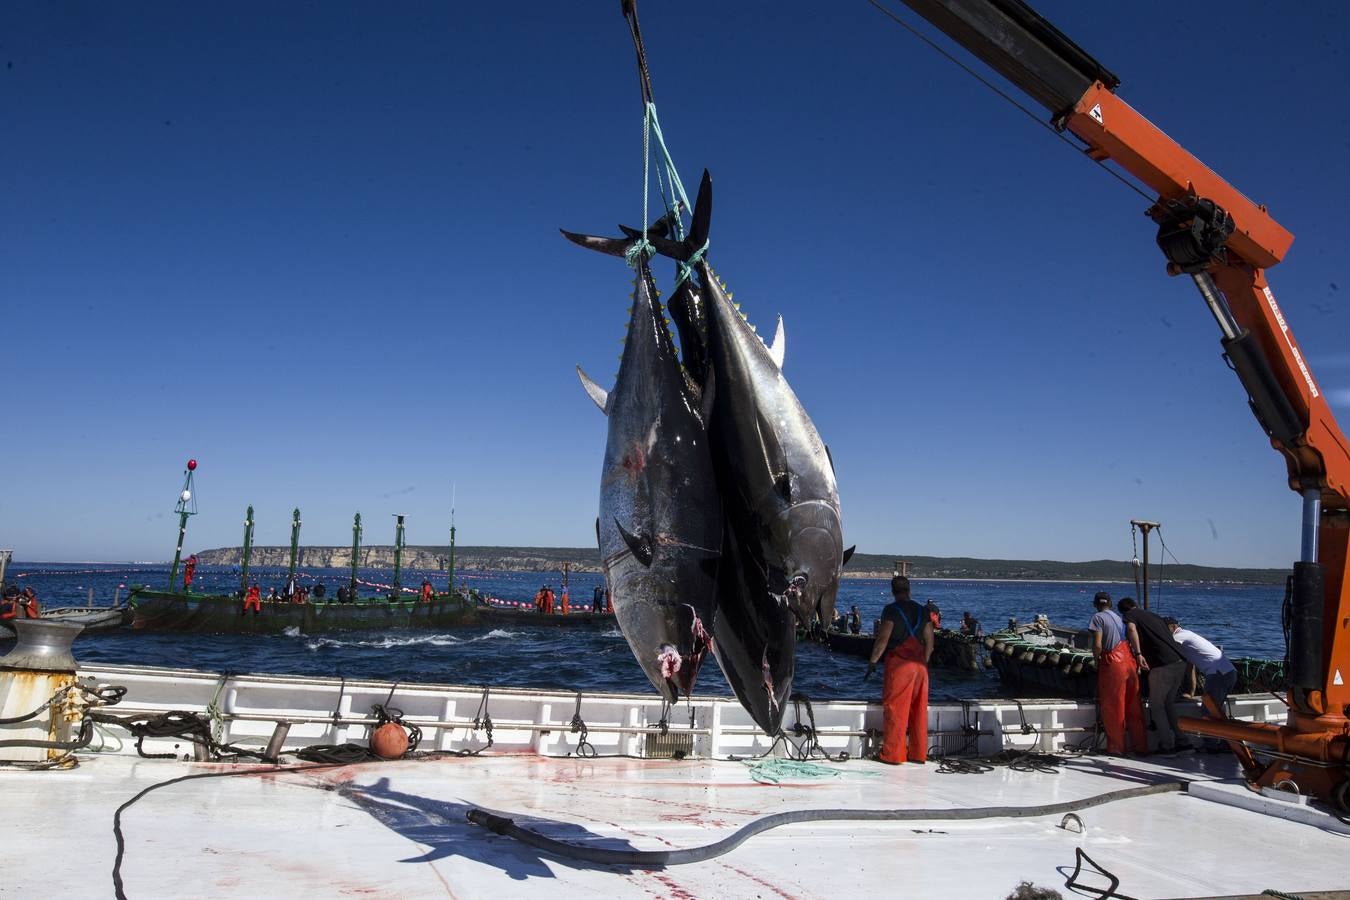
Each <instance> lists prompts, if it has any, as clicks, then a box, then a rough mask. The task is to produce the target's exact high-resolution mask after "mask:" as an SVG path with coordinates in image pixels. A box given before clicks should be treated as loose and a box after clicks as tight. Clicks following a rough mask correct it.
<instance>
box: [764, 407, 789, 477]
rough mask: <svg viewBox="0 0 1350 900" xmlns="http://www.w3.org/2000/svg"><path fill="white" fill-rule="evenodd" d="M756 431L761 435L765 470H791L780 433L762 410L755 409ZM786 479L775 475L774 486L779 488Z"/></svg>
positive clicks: (775, 471)
mask: <svg viewBox="0 0 1350 900" xmlns="http://www.w3.org/2000/svg"><path fill="white" fill-rule="evenodd" d="M755 431H756V433H757V434H758V435H759V446H760V452H761V453H763V454H764V466H765V468H767V469H768V470H769V471H770V472H773V473H778V472H787V471H788V470H789V468H790V467H789V466H788V464H787V454H786V453H784V452H783V445H782V443H781V442H780V441H779V440H778V432H776V431H774V428H773V423H772V422H770V421H768V420H767V419H766V418H764V410H763V409H762V408H756V409H755ZM785 477H786V475H777V474H775V476H774V486H775V487H777V486H778V480H779V479H780V478H785ZM780 492H781V489H780ZM784 499H788V498H784Z"/></svg>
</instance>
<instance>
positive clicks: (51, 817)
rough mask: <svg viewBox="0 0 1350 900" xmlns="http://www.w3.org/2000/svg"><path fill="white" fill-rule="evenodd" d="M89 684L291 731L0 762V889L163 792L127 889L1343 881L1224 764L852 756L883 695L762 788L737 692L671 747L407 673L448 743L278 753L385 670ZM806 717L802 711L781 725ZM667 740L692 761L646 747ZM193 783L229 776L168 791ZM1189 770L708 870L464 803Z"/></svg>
mask: <svg viewBox="0 0 1350 900" xmlns="http://www.w3.org/2000/svg"><path fill="white" fill-rule="evenodd" d="M81 674H84V675H91V676H94V677H96V678H97V680H98V681H100V682H103V683H115V684H121V685H124V686H126V687H127V688H128V693H127V695H126V698H125V700H124V701H123V702H122V703H121V704H119V705H118V706H115V707H112V708H110V709H109V710H108V711H109V712H112V713H116V714H120V715H126V714H128V713H133V712H139V713H143V714H145V713H152V712H155V711H164V710H168V709H181V710H191V711H197V712H203V711H208V712H209V713H210V716H211V720H212V721H213V722H214V723H215V724H216V725H217V727H218V728H219V729H220V732H221V737H222V739H224V740H226V741H233V742H236V743H238V744H241V745H245V746H249V747H252V748H255V749H256V748H259V747H261V746H262V745H263V744H264V743H266V742H267V740H268V739H269V737H271V736H272V734H273V728H274V727H275V725H276V723H277V722H278V721H282V722H286V723H288V724H290V726H291V730H290V732H289V735H287V737H286V739H285V742H284V747H285V748H286V750H285V752H286V754H287V757H286V759H284V760H283V764H282V765H281V766H271V765H258V764H245V765H238V764H233V763H202V762H191V761H187V760H186V759H184V755H185V753H186V754H187V755H188V759H190V746H188V745H186V744H185V743H183V742H179V743H177V744H175V742H174V739H156V740H148V741H147V742H146V749H147V751H152V752H157V751H166V750H174V751H175V752H176V753H177V758H175V759H142V758H139V757H137V756H135V755H134V752H135V751H134V749H133V742H132V741H130V740H128V739H127V736H126V734H125V732H120V728H119V727H118V726H101V727H100V730H99V737H98V739H97V740H96V742H95V748H101V750H102V752H92V751H87V752H81V753H80V754H79V760H80V765H79V767H78V768H75V769H70V770H49V771H37V772H25V771H16V770H13V769H4V768H0V804H3V807H4V811H5V822H6V824H7V825H8V826H9V828H8V832H9V836H10V838H11V847H12V848H14V852H11V853H8V854H6V856H5V859H4V861H3V863H0V898H9V897H14V898H29V897H47V896H109V895H111V894H112V887H113V881H112V872H113V868H114V861H115V859H116V854H117V842H116V840H115V837H114V830H113V821H114V815H115V813H116V812H117V810H118V809H119V807H122V806H123V804H126V803H128V801H131V800H132V799H133V798H135V797H137V795H138V794H141V792H143V791H145V790H146V789H148V788H152V787H155V786H157V785H161V784H163V786H162V787H156V788H155V789H154V790H152V791H150V792H149V793H147V794H145V795H144V796H142V797H140V799H137V800H135V801H134V802H133V803H131V804H130V805H129V806H128V807H127V808H126V809H125V811H124V813H123V815H122V818H121V828H122V832H123V834H124V837H125V845H124V846H125V856H124V859H123V861H122V865H121V869H120V873H121V877H122V879H123V883H124V890H125V895H126V896H127V897H131V898H145V897H150V898H157V897H230V898H252V897H286V898H301V897H325V898H327V897H341V896H362V897H389V898H395V897H397V898H420V897H465V898H467V897H492V898H501V897H517V896H527V895H547V896H552V897H573V896H604V897H606V898H615V897H629V896H631V897H660V898H678V900H688V898H694V897H699V898H702V897H717V898H722V897H734V898H738V897H747V898H749V897H820V898H826V897H829V898H837V897H841V896H850V895H854V896H880V895H881V894H882V893H883V892H885V893H886V894H901V895H904V896H915V897H980V898H1003V897H1006V896H1007V895H1008V894H1009V893H1010V892H1011V891H1012V890H1013V889H1014V888H1015V887H1016V886H1017V884H1018V883H1019V882H1021V881H1031V882H1034V883H1035V884H1037V885H1039V886H1042V887H1050V888H1054V889H1056V890H1059V891H1061V892H1062V893H1063V894H1064V896H1065V897H1074V896H1101V894H1100V892H1098V893H1092V892H1091V890H1088V891H1087V892H1084V891H1079V892H1077V893H1075V892H1074V891H1072V890H1071V889H1068V888H1066V886H1065V883H1066V880H1067V878H1068V876H1069V874H1070V873H1071V872H1072V871H1073V869H1074V865H1075V860H1076V851H1077V850H1078V849H1081V850H1082V851H1084V852H1085V853H1087V854H1088V856H1090V857H1091V858H1092V859H1093V860H1094V861H1095V862H1096V863H1098V864H1100V865H1101V866H1103V867H1105V868H1106V869H1107V870H1109V871H1110V872H1111V873H1113V874H1114V875H1115V877H1117V878H1119V880H1120V883H1119V887H1118V888H1117V893H1118V895H1120V896H1123V897H1133V898H1146V897H1202V896H1203V897H1209V896H1234V895H1248V894H1259V893H1260V892H1262V891H1264V890H1267V889H1273V890H1278V891H1282V892H1285V893H1306V892H1314V891H1329V890H1335V889H1338V888H1342V887H1347V886H1350V865H1347V863H1346V859H1347V853H1346V851H1347V850H1348V849H1350V826H1347V825H1345V824H1344V823H1342V822H1340V820H1338V819H1337V818H1335V817H1334V816H1330V815H1328V814H1326V813H1323V812H1317V811H1314V810H1310V809H1307V808H1305V807H1300V806H1296V805H1294V804H1291V803H1287V802H1285V801H1281V800H1268V799H1264V798H1261V797H1259V796H1257V795H1254V794H1252V793H1251V792H1249V791H1247V790H1246V789H1245V788H1243V787H1241V786H1240V784H1239V783H1238V782H1237V780H1236V777H1235V776H1236V770H1235V768H1234V766H1233V763H1232V760H1231V757H1229V756H1227V755H1208V754H1202V755H1199V756H1192V757H1175V758H1158V757H1150V758H1148V759H1146V760H1138V761H1134V760H1120V759H1114V758H1110V757H1105V756H1090V755H1071V756H1069V757H1068V759H1067V761H1066V762H1065V763H1064V764H1063V765H1062V766H1061V767H1060V768H1059V770H1058V771H1057V772H1044V771H1014V770H1011V769H1009V768H1007V767H997V768H994V769H993V770H992V771H988V772H983V773H980V774H943V773H941V772H939V771H938V767H937V765H936V764H934V763H932V762H930V763H929V764H928V765H923V766H920V765H912V764H910V765H904V766H899V767H894V766H885V765H882V764H880V763H876V762H871V761H866V760H861V759H858V756H859V752H860V751H861V749H862V748H863V745H864V743H865V742H866V741H867V740H869V739H870V738H869V735H868V734H867V732H868V729H871V728H874V727H876V726H878V725H879V724H880V711H879V709H878V708H877V707H876V706H875V705H874V704H867V703H863V702H857V701H844V702H830V703H817V704H815V709H814V716H813V720H814V721H815V723H816V725H817V726H818V728H819V737H820V743H821V745H822V746H823V747H825V748H826V749H827V750H829V751H830V752H831V753H839V752H847V753H848V754H849V756H850V757H851V760H850V761H848V762H830V763H825V762H821V761H817V762H815V763H813V764H812V765H813V766H814V767H815V769H814V770H811V771H810V772H809V773H803V772H800V771H799V772H797V773H795V774H792V775H789V776H786V777H783V778H782V779H781V780H780V781H779V783H776V784H765V783H761V782H760V781H757V780H756V778H755V775H756V774H757V773H756V772H755V771H754V770H752V765H751V762H747V761H736V760H732V759H729V758H728V756H729V755H730V754H737V755H748V754H749V753H752V752H756V751H762V750H764V749H766V748H767V745H768V742H767V741H766V740H765V739H763V738H762V736H758V737H757V736H755V734H754V729H753V727H750V726H748V720H746V719H745V717H744V713H743V711H742V710H740V708H739V705H738V704H736V703H735V701H732V700H726V699H723V698H696V699H695V701H694V702H693V703H692V704H691V705H690V706H689V707H684V706H682V707H681V711H680V713H679V714H678V715H676V716H672V717H671V723H670V728H669V732H670V733H669V735H667V734H662V733H660V729H659V728H656V727H655V725H656V722H657V720H658V718H659V716H660V713H661V710H660V707H659V703H654V702H653V701H652V699H651V698H649V697H643V696H634V695H617V694H608V695H586V696H585V697H581V698H579V697H577V695H575V694H566V693H563V694H550V693H548V692H541V691H514V692H512V691H493V692H492V694H491V698H490V701H488V700H485V698H484V696H483V692H482V689H481V688H471V687H450V686H435V685H411V686H399V687H398V688H397V690H396V692H395V697H394V700H393V703H394V705H398V706H401V707H403V708H404V709H405V712H407V714H408V717H409V719H410V720H416V721H418V722H420V723H421V725H422V726H423V730H424V737H423V743H422V749H423V750H426V751H440V752H441V753H442V754H444V755H435V756H428V757H424V758H419V759H413V760H401V761H395V762H371V763H362V764H356V765H342V766H328V767H310V766H309V765H308V764H304V763H295V762H292V761H290V760H291V759H293V757H290V755H289V754H290V753H291V751H293V750H294V749H295V748H297V747H300V746H304V745H306V744H312V743H338V742H340V741H343V740H358V741H359V740H361V739H362V738H363V735H364V733H365V723H368V722H369V721H371V720H370V719H369V714H368V713H367V712H366V710H368V709H369V705H370V704H371V703H372V702H383V701H385V700H386V699H388V698H389V695H390V693H391V691H394V686H393V685H390V684H388V683H385V684H380V683H378V682H341V681H340V680H315V679H302V678H293V677H286V676H259V675H244V676H238V677H228V678H227V677H224V676H218V675H215V674H212V673H206V672H186V671H174V670H163V669H150V668H139V667H136V668H133V667H122V668H118V669H112V668H96V669H84V670H82V673H81ZM485 704H486V705H487V706H488V707H489V710H488V711H490V713H491V715H492V717H493V718H494V720H495V722H496V726H495V732H494V744H493V746H492V748H491V749H489V750H487V752H485V753H483V754H482V755H478V756H459V755H449V754H451V753H453V752H454V751H463V750H469V749H473V748H478V747H483V746H484V744H485V740H484V737H485V735H484V730H483V729H481V728H478V727H476V724H475V718H476V717H477V716H479V715H481V714H482V713H483V712H484V710H483V707H484V705H485ZM1272 704H1273V705H1272ZM1278 707H1279V704H1278V702H1275V701H1272V700H1271V699H1270V698H1255V697H1253V698H1245V699H1242V700H1239V701H1236V703H1235V707H1234V711H1235V712H1239V713H1241V714H1243V715H1244V716H1246V717H1250V718H1256V719H1261V720H1271V719H1272V718H1273V717H1275V716H1276V715H1278V714H1279V712H1280V711H1279V710H1278V709H1277V708H1278ZM577 714H580V715H583V716H584V717H585V720H586V722H587V723H588V725H589V727H590V741H591V742H592V743H593V744H594V746H595V748H596V749H597V750H598V752H599V753H600V756H599V757H597V758H594V759H590V758H579V757H577V756H576V755H574V754H575V753H576V752H577V750H578V749H579V748H578V741H579V737H580V736H579V735H578V734H577V733H575V732H573V731H571V730H569V727H568V725H569V722H570V720H571V719H572V717H573V716H574V715H577ZM802 717H803V716H802V715H801V714H799V713H798V712H797V711H795V710H794V711H791V712H789V715H788V717H787V718H786V719H785V725H789V726H791V725H792V724H794V720H797V719H799V718H802ZM1095 718H1096V715H1095V710H1094V709H1093V708H1092V706H1091V704H1083V703H1075V702H1070V701H1035V702H1032V701H1027V702H1023V703H1021V704H1018V703H1016V702H1015V701H1006V700H985V701H972V702H970V703H966V704H945V705H943V704H938V705H935V706H933V707H931V708H930V720H929V721H930V728H931V729H932V730H933V734H934V741H933V742H934V744H935V745H937V746H940V747H944V746H945V747H948V748H950V749H957V748H965V749H971V748H978V750H979V751H980V752H982V753H986V754H987V753H991V752H994V751H996V750H999V749H1002V748H1005V747H1011V748H1020V749H1028V750H1029V749H1036V750H1063V749H1064V748H1065V747H1068V746H1072V745H1074V744H1081V743H1082V742H1083V740H1084V736H1085V735H1087V736H1088V737H1090V732H1091V723H1092V722H1094V721H1095ZM119 732H120V733H119ZM672 750H675V751H679V752H684V753H687V754H689V755H688V757H687V758H684V759H662V758H650V757H652V756H654V755H658V754H661V753H669V752H671V751H672ZM569 754H573V755H569ZM208 773H210V774H215V773H222V775H223V777H211V778H199V779H192V780H184V781H180V782H177V783H173V784H164V783H165V782H169V781H171V780H173V779H178V778H182V777H183V776H190V775H198V774H208ZM759 774H761V775H762V774H763V773H759ZM809 776H813V777H809ZM761 780H762V778H761ZM1177 780H1180V781H1185V782H1188V791H1187V792H1186V793H1177V792H1174V793H1165V794H1156V795H1152V796H1148V797H1141V798H1133V799H1126V800H1120V801H1117V802H1113V803H1110V804H1106V805H1102V806H1097V807H1094V808H1091V809H1086V810H1083V811H1081V812H1079V813H1078V816H1079V817H1080V819H1081V821H1082V823H1083V825H1084V829H1083V830H1082V831H1081V832H1079V831H1077V830H1073V829H1066V828H1063V827H1060V826H1061V820H1062V818H1063V817H1062V815H1059V814H1055V815H1042V816H1038V817H1022V818H1011V817H1010V818H985V819H979V820H971V821H957V820H951V819H943V818H941V816H940V815H936V814H935V815H933V816H931V817H928V818H924V819H921V820H915V821H894V822H877V821H832V822H819V823H811V824H792V825H786V826H783V827H780V828H776V829H773V830H770V831H766V832H764V833H762V834H759V835H756V836H753V837H751V838H749V839H748V840H747V841H746V842H745V843H743V844H741V845H740V846H739V847H737V848H736V849H734V850H731V851H730V852H728V853H727V854H725V855H723V856H720V857H718V858H716V859H713V860H711V861H707V862H701V863H694V864H689V865H680V866H669V867H666V868H664V869H661V868H656V869H653V868H649V867H646V866H637V865H598V864H591V863H586V862H581V861H578V860H574V859H568V858H565V857H562V856H556V855H552V854H549V853H545V852H542V851H539V850H536V849H533V848H531V847H529V846H527V845H525V844H523V843H521V842H519V841H517V840H514V839H512V838H508V837H502V836H498V835H496V834H494V833H492V832H491V831H489V830H487V829H485V828H483V827H480V826H477V825H473V824H470V823H469V822H468V821H467V820H466V818H465V814H466V812H467V811H468V809H469V808H471V807H481V808H483V809H486V810H488V811H489V812H493V813H496V814H500V815H504V816H509V817H511V818H513V819H514V820H515V821H516V823H517V824H519V825H521V826H522V827H526V828H529V829H532V830H535V831H537V832H539V833H541V834H544V835H547V836H550V837H553V838H557V839H560V840H565V841H569V842H575V843H577V844H580V845H582V846H587V847H600V848H607V849H618V850H661V849H674V848H690V847H699V846H703V845H706V844H709V843H711V842H714V841H716V840H719V839H722V838H724V837H727V836H728V835H731V834H733V833H734V832H735V831H737V830H738V829H739V828H741V827H742V826H744V825H746V824H747V823H750V822H752V821H755V820H757V819H759V818H761V817H762V816H765V815H770V814H774V813H781V812H784V811H792V810H808V809H871V810H879V809H908V810H913V809H924V810H937V811H942V810H953V809H973V808H982V807H992V806H1014V807H1026V806H1043V805H1045V804H1052V803H1060V802H1064V801H1072V800H1080V799H1084V798H1089V797H1093V796H1096V795H1099V794H1103V793H1107V792H1111V791H1117V790H1121V789H1123V788H1129V787H1137V786H1140V785H1145V784H1152V783H1158V782H1163V781H1177ZM1242 803H1246V804H1248V805H1253V804H1254V805H1255V806H1257V807H1258V808H1259V809H1258V810H1256V811H1254V810H1252V809H1248V808H1243V807H1242V806H1241V805H1240V804H1242ZM1282 816H1283V817H1282ZM1289 817H1295V819H1297V820H1290V818H1289ZM1337 832H1341V833H1337ZM1082 883H1084V884H1086V885H1087V886H1089V888H1093V889H1098V891H1100V890H1104V889H1106V888H1107V887H1108V885H1109V880H1108V878H1107V877H1106V876H1102V875H1099V874H1093V873H1092V872H1090V871H1088V872H1085V873H1084V875H1083V876H1082ZM863 892H865V893H863ZM1319 896H1321V895H1319ZM1347 896H1350V895H1347Z"/></svg>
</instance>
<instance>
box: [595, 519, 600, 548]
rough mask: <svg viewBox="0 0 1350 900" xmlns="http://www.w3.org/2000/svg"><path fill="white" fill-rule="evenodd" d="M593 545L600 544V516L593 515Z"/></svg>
mask: <svg viewBox="0 0 1350 900" xmlns="http://www.w3.org/2000/svg"><path fill="white" fill-rule="evenodd" d="M595 546H597V547H599V546H600V517H599V516H596V517H595Z"/></svg>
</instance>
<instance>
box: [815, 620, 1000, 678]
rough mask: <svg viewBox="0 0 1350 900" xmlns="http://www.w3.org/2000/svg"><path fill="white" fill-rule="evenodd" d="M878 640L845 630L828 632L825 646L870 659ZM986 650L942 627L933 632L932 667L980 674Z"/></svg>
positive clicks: (976, 641) (977, 643)
mask: <svg viewBox="0 0 1350 900" xmlns="http://www.w3.org/2000/svg"><path fill="white" fill-rule="evenodd" d="M873 642H874V638H873V637H872V635H870V634H849V633H847V632H843V631H828V632H826V633H825V643H826V644H828V645H829V648H830V650H831V651H833V652H835V653H844V654H847V655H848V656H860V657H863V658H864V659H866V658H867V657H869V656H871V654H872V644H873ZM983 650H984V648H983V646H982V645H981V643H980V641H979V639H978V638H975V637H972V636H970V635H966V634H961V633H960V632H959V631H952V630H951V629H950V628H941V629H939V630H937V631H935V632H933V656H932V659H930V660H929V665H931V666H935V667H937V668H942V669H959V670H963V671H970V672H975V671H979V669H980V668H981V666H982V663H981V659H982V658H983V656H984V652H983Z"/></svg>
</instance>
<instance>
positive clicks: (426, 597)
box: [420, 578, 431, 603]
mask: <svg viewBox="0 0 1350 900" xmlns="http://www.w3.org/2000/svg"><path fill="white" fill-rule="evenodd" d="M420 599H421V601H422V602H423V603H430V602H431V582H430V581H428V580H427V579H425V578H423V579H422V596H421V598H420Z"/></svg>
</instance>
